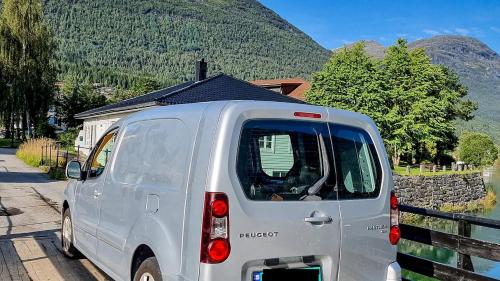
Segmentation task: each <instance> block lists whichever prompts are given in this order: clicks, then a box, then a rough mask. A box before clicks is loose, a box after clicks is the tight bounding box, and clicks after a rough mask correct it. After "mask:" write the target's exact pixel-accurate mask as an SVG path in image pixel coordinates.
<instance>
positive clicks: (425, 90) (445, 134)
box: [306, 39, 477, 165]
mask: <svg viewBox="0 0 500 281" xmlns="http://www.w3.org/2000/svg"><path fill="white" fill-rule="evenodd" d="M466 95H467V89H466V88H465V87H464V86H463V85H461V84H460V82H459V80H458V78H457V76H456V75H455V74H454V73H453V72H451V71H450V70H448V69H446V68H445V67H443V66H438V65H433V64H432V63H431V59H430V57H429V56H427V55H426V54H425V52H424V50H423V49H415V50H409V49H408V47H407V44H406V41H405V40H402V39H400V40H398V41H397V42H396V44H395V45H394V46H391V47H389V48H388V49H387V52H386V55H385V57H384V59H382V60H375V59H373V58H370V57H369V56H368V55H367V54H366V52H365V50H364V43H363V42H360V43H358V44H355V45H354V46H351V47H349V48H347V47H345V48H343V49H342V50H340V51H338V52H335V53H334V54H333V55H332V57H331V59H330V60H329V61H328V63H327V64H326V65H325V66H324V68H323V69H322V70H321V71H319V72H318V73H316V74H314V75H313V79H312V85H311V89H310V91H309V92H308V93H306V98H307V101H308V102H311V103H314V104H320V105H326V106H332V107H337V108H341V109H347V110H352V111H357V112H361V113H363V114H366V115H368V116H370V117H371V118H372V119H373V120H374V121H375V123H376V124H377V126H378V128H379V130H380V132H381V135H382V138H383V139H384V142H385V144H386V146H387V148H388V149H387V150H388V151H389V153H390V154H391V158H392V162H393V163H394V164H395V165H398V164H399V162H400V159H401V157H404V158H405V159H406V160H407V161H409V162H410V161H412V160H413V159H415V160H416V161H417V162H419V161H421V160H424V159H430V160H435V159H436V158H437V156H439V155H440V154H441V153H442V151H443V150H445V149H449V147H450V145H451V146H453V145H454V144H455V143H456V137H455V136H454V120H456V119H457V118H461V119H470V118H472V117H473V116H472V112H473V111H474V110H475V109H476V108H477V105H476V104H474V103H472V102H470V101H468V100H463V99H462V98H463V97H465V96H466Z"/></svg>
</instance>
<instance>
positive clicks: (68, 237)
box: [62, 216, 72, 251]
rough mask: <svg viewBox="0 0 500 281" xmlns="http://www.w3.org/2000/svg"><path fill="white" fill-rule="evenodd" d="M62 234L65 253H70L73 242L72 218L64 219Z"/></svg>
mask: <svg viewBox="0 0 500 281" xmlns="http://www.w3.org/2000/svg"><path fill="white" fill-rule="evenodd" d="M62 232H63V233H62V240H63V248H64V250H65V251H69V248H70V246H71V241H72V228H71V218H70V217H69V216H67V217H65V218H64V221H63V231H62Z"/></svg>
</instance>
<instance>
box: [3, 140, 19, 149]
mask: <svg viewBox="0 0 500 281" xmlns="http://www.w3.org/2000/svg"><path fill="white" fill-rule="evenodd" d="M20 143H21V141H20V140H14V146H12V145H11V144H12V140H11V139H4V138H0V147H2V148H6V147H10V148H17V147H19V144H20Z"/></svg>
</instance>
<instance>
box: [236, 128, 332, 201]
mask: <svg viewBox="0 0 500 281" xmlns="http://www.w3.org/2000/svg"><path fill="white" fill-rule="evenodd" d="M237 174H238V178H239V180H240V183H241V185H242V186H243V190H244V192H245V194H246V196H247V197H248V198H249V199H251V200H263V201H298V200H328V199H330V200H332V199H336V198H337V194H336V192H335V190H334V186H335V168H334V165H333V155H332V148H331V141H330V134H329V130H328V126H327V124H326V123H319V122H306V121H284V120H280V121H278V120H251V121H248V122H246V123H245V124H244V125H243V129H242V134H241V138H240V145H239V150H238V159H237Z"/></svg>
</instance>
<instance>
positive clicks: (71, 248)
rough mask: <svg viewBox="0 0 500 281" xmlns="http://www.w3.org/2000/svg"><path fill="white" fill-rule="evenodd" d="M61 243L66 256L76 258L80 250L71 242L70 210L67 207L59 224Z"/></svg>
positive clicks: (71, 223)
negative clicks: (60, 224)
mask: <svg viewBox="0 0 500 281" xmlns="http://www.w3.org/2000/svg"><path fill="white" fill-rule="evenodd" d="M61 244H62V249H63V253H64V255H65V256H66V257H68V258H76V257H78V256H79V255H80V252H79V251H78V250H77V249H76V248H75V245H74V244H73V221H72V220H71V212H70V210H69V208H68V209H66V210H65V211H64V214H63V219H62V226H61Z"/></svg>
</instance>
